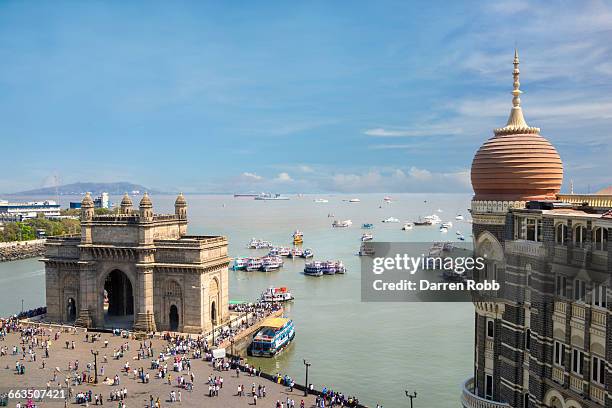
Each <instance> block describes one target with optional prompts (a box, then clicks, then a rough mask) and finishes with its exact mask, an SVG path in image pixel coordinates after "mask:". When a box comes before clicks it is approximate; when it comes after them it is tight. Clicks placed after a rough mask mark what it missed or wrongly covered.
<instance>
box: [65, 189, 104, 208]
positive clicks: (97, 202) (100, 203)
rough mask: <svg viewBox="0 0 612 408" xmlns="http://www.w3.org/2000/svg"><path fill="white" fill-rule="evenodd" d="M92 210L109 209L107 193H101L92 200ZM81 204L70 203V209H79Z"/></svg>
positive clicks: (76, 202) (77, 202)
mask: <svg viewBox="0 0 612 408" xmlns="http://www.w3.org/2000/svg"><path fill="white" fill-rule="evenodd" d="M93 202H94V208H110V198H109V195H108V193H106V192H103V193H102V194H100V195H99V196H97V197H96V198H94V199H93ZM80 208H81V202H80V201H71V202H70V209H71V210H72V209H80Z"/></svg>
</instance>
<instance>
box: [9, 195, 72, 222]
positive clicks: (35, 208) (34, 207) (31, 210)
mask: <svg viewBox="0 0 612 408" xmlns="http://www.w3.org/2000/svg"><path fill="white" fill-rule="evenodd" d="M39 214H42V215H44V216H45V217H48V218H53V217H59V216H60V205H59V204H58V203H56V202H55V201H53V200H45V201H29V202H23V203H11V202H9V201H6V200H0V218H2V219H3V220H5V221H21V220H24V219H28V218H36V217H37V216H38V215H39Z"/></svg>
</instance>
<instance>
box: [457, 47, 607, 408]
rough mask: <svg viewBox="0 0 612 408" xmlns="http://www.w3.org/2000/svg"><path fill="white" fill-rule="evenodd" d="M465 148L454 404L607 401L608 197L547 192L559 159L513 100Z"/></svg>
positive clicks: (565, 406)
mask: <svg viewBox="0 0 612 408" xmlns="http://www.w3.org/2000/svg"><path fill="white" fill-rule="evenodd" d="M513 77H514V90H513V92H512V93H513V107H512V111H511V113H510V117H509V119H508V123H507V124H506V126H505V127H503V128H500V129H495V131H494V136H493V137H492V138H491V139H489V140H488V141H486V142H485V143H484V144H483V145H482V147H481V148H480V149H479V150H478V152H477V153H476V156H475V157H474V161H473V163H472V170H471V178H472V186H473V188H474V193H475V195H474V198H473V201H472V204H471V207H472V208H471V212H472V218H473V235H474V248H475V252H476V255H478V256H486V259H487V261H486V268H485V269H484V270H483V271H482V272H481V273H478V274H477V275H476V278H477V279H496V280H498V281H500V282H502V285H503V290H502V291H500V292H499V293H497V294H496V295H497V296H495V297H490V296H486V294H484V293H478V294H474V299H473V300H474V305H475V352H474V377H473V378H470V379H468V380H467V381H466V382H465V384H464V388H463V394H462V405H463V407H464V408H495V407H506V408H508V407H513V408H526V407H551V408H581V407H583V408H587V407H589V408H595V407H607V408H610V407H612V398H611V396H612V394H611V393H612V370H611V368H612V367H611V364H610V363H611V361H612V318H611V313H610V307H611V306H610V301H609V292H610V285H611V282H610V277H611V276H612V245H609V244H608V239H609V236H610V234H611V233H612V211H611V209H612V195H605V194H604V195H602V194H593V195H577V194H567V195H565V194H559V191H560V187H561V182H562V177H563V166H562V162H561V159H560V157H559V154H558V153H557V151H556V150H555V148H554V147H553V146H552V144H550V142H548V141H547V140H546V139H545V138H543V137H542V136H541V135H540V129H538V128H535V127H530V126H528V125H527V123H526V121H525V119H524V117H523V112H522V108H521V101H520V94H521V91H520V82H519V58H518V53H515V57H514V72H513Z"/></svg>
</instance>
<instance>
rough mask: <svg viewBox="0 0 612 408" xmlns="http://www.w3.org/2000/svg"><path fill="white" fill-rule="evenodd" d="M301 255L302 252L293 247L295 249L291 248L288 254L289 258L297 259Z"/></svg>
mask: <svg viewBox="0 0 612 408" xmlns="http://www.w3.org/2000/svg"><path fill="white" fill-rule="evenodd" d="M302 254H304V251H302V249H301V248H297V247H295V248H291V252H290V254H289V256H290V257H291V258H299V257H301V256H302Z"/></svg>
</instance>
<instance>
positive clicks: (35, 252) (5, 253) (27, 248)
mask: <svg viewBox="0 0 612 408" xmlns="http://www.w3.org/2000/svg"><path fill="white" fill-rule="evenodd" d="M45 241H46V240H44V239H34V240H31V241H18V242H0V262H6V261H15V260H17V259H25V258H34V257H38V256H43V255H44V253H45Z"/></svg>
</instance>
